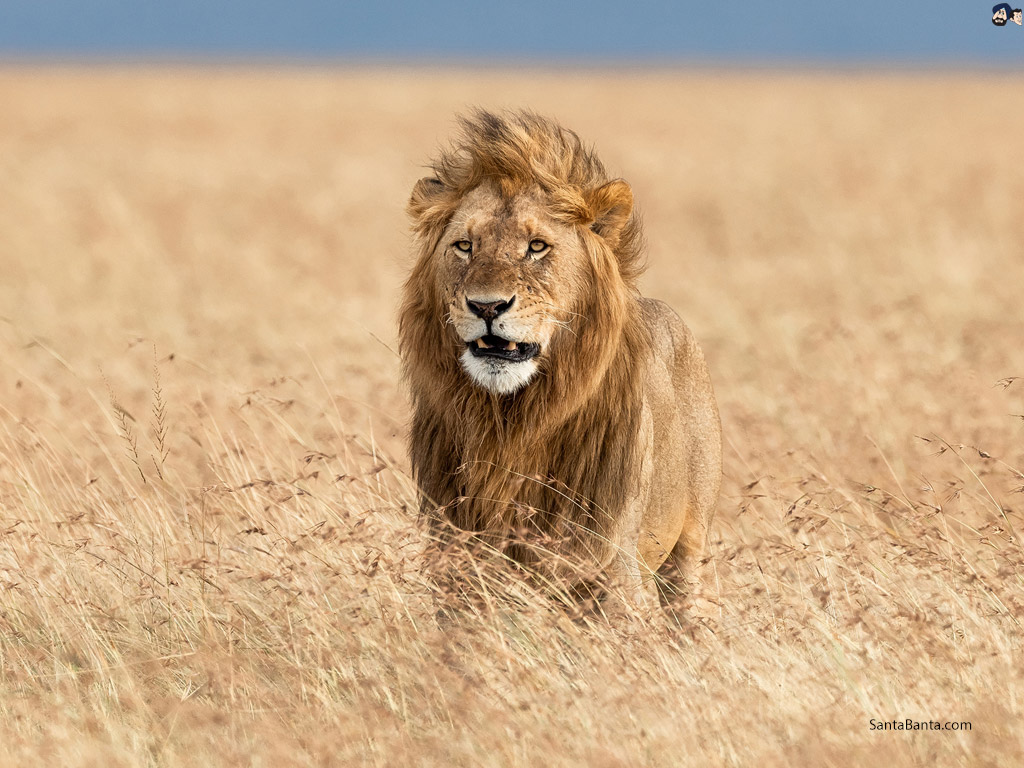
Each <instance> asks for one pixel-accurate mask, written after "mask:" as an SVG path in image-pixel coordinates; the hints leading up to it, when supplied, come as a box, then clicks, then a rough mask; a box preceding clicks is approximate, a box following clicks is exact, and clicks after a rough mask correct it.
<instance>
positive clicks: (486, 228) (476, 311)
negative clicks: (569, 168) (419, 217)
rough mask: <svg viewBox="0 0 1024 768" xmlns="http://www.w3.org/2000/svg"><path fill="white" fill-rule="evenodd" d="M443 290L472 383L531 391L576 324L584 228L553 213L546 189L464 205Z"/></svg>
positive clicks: (478, 195) (445, 249)
mask: <svg viewBox="0 0 1024 768" xmlns="http://www.w3.org/2000/svg"><path fill="white" fill-rule="evenodd" d="M435 256H436V257H437V258H438V260H439V268H438V269H437V272H436V274H437V278H438V283H439V285H438V286H437V287H438V290H439V292H440V295H441V296H442V297H443V302H444V307H445V309H446V310H447V312H448V317H447V321H448V322H449V323H450V325H451V326H452V328H453V329H454V332H455V333H456V334H457V335H458V338H459V339H460V340H461V342H462V343H463V344H464V345H465V346H464V348H463V350H462V352H461V357H460V360H461V363H462V366H463V368H464V369H465V371H466V373H467V375H468V376H469V377H470V379H472V381H473V382H475V383H476V384H478V385H479V386H481V387H484V388H485V389H488V390H490V391H491V392H494V393H495V394H498V395H507V394H511V393H513V392H516V391H517V390H519V389H522V388H523V387H525V386H527V385H528V384H529V382H530V381H531V379H533V377H534V376H535V375H536V374H537V372H538V371H539V370H540V369H541V367H542V366H543V363H544V361H545V359H546V358H547V357H548V356H549V355H551V354H552V352H553V347H554V346H556V342H557V340H558V338H559V335H560V334H570V335H571V334H572V329H571V326H572V325H573V323H572V320H573V318H574V316H575V310H576V308H577V307H578V306H579V304H580V299H581V293H582V291H583V290H584V289H585V286H586V280H587V276H586V275H587V271H586V264H587V261H586V251H585V249H584V245H583V242H582V239H581V233H580V232H579V231H578V229H577V228H575V227H573V226H571V225H567V224H564V223H562V222H559V221H557V220H555V219H554V218H552V217H551V216H550V215H548V214H547V213H546V212H545V200H544V199H543V196H542V193H541V192H540V190H539V189H537V190H534V191H528V192H526V193H523V194H519V195H516V196H515V197H513V198H512V199H507V198H503V197H502V196H501V195H500V194H498V192H497V191H496V190H494V189H492V188H490V187H489V186H486V185H485V186H481V187H478V188H477V189H475V190H473V191H472V192H470V193H469V194H467V195H466V197H465V198H464V200H463V201H462V204H461V205H460V206H459V208H458V209H457V211H456V213H455V215H454V216H453V217H452V219H451V221H450V222H449V224H448V226H447V227H446V229H445V231H444V234H443V236H442V238H441V240H440V242H439V244H438V247H437V252H436V254H435Z"/></svg>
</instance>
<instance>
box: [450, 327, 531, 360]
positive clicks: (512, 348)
mask: <svg viewBox="0 0 1024 768" xmlns="http://www.w3.org/2000/svg"><path fill="white" fill-rule="evenodd" d="M466 346H467V347H469V351H470V352H471V353H472V354H473V357H496V358H498V359H499V360H508V361H509V362H510V363H522V362H525V361H527V360H530V359H532V358H534V357H536V356H537V355H539V354H540V344H536V343H534V342H532V341H518V342H516V341H509V340H508V339H503V338H501V336H493V335H491V334H489V333H488V334H487V335H485V336H481V337H480V338H479V339H477V340H476V341H467V342H466Z"/></svg>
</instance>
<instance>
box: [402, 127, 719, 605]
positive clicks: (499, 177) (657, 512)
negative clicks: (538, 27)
mask: <svg viewBox="0 0 1024 768" xmlns="http://www.w3.org/2000/svg"><path fill="white" fill-rule="evenodd" d="M465 127H466V133H465V136H464V140H463V143H462V144H461V145H460V146H459V147H458V148H457V149H456V150H455V151H453V152H450V153H447V154H445V155H444V156H442V158H441V159H440V160H439V161H438V162H437V163H436V164H435V166H434V168H435V172H436V173H437V176H438V178H437V179H436V180H424V181H421V182H420V183H419V184H418V185H417V188H416V190H415V191H414V193H413V199H412V201H411V202H410V212H411V213H412V215H413V217H414V220H415V225H416V230H417V233H418V235H419V241H420V245H421V253H420V256H419V259H418V261H417V264H416V266H415V267H414V269H413V272H412V275H411V276H410V278H409V280H408V281H407V283H406V286H405V295H404V303H403V307H402V314H401V319H400V338H401V347H402V357H403V363H404V367H405V373H406V377H407V380H408V382H409V385H410V388H411V393H412V398H413V408H414V412H413V424H412V440H411V457H412V463H413V471H414V475H415V478H416V480H417V482H418V484H419V487H420V490H421V494H422V504H421V508H422V511H423V512H424V513H425V514H426V515H427V516H428V518H429V519H431V520H432V521H434V522H435V524H436V525H437V530H438V531H439V532H441V531H443V530H444V529H445V528H446V527H454V528H456V529H461V530H467V531H472V532H474V533H475V534H477V535H479V536H480V537H481V538H483V539H485V540H487V541H489V542H490V543H492V544H494V545H495V546H497V547H501V548H505V549H506V550H507V552H508V554H509V555H510V556H512V557H513V558H515V559H516V560H518V561H520V562H523V563H526V564H529V565H531V566H532V567H534V568H537V569H540V570H545V571H548V572H551V573H554V572H558V571H561V570H564V569H565V568H570V569H580V568H582V569H584V570H586V569H588V568H589V569H591V571H592V572H594V573H596V572H599V571H603V572H604V573H606V574H607V575H608V576H610V577H611V578H612V579H613V580H614V581H616V582H618V583H619V584H620V585H621V586H623V587H625V588H626V589H627V590H628V591H629V592H630V594H631V595H632V596H633V597H634V598H635V599H637V600H643V599H644V596H645V595H650V594H652V588H653V581H652V580H651V579H650V578H649V576H650V574H651V573H653V572H654V571H656V570H657V569H658V568H659V566H661V565H662V563H663V562H664V561H665V560H666V559H667V558H669V557H670V556H671V557H672V560H673V561H674V562H675V563H676V565H678V566H679V567H680V570H681V571H682V572H683V573H684V574H686V573H689V571H690V570H691V568H692V565H693V564H694V562H695V561H696V560H697V559H698V558H699V557H700V555H701V554H702V552H703V547H704V542H705V539H706V535H707V527H708V524H709V522H710V520H711V517H712V515H713V512H714V507H715V504H716V501H717V497H718V487H719V482H720V479H721V435H720V427H719V421H718V412H717V408H716V405H715V398H714V394H713V390H712V387H711V381H710V377H709V375H708V370H707V366H706V364H705V362H704V358H703V355H702V354H701V351H700V349H699V348H698V347H697V345H696V343H695V341H694V340H693V337H692V336H691V334H690V332H689V330H688V329H687V328H686V326H685V325H684V324H683V323H682V321H681V320H679V318H678V317H677V316H676V315H675V313H674V312H672V310H670V309H669V308H668V307H667V306H666V305H664V304H662V303H661V302H658V301H653V300H650V299H645V298H643V297H641V296H640V295H639V293H638V291H637V290H636V287H635V281H636V278H637V276H638V275H639V273H640V271H641V266H640V264H641V254H642V237H641V233H640V224H639V218H638V217H637V216H636V214H635V213H634V212H633V210H632V195H631V192H630V191H629V188H628V186H627V185H626V184H625V183H624V182H621V181H609V180H608V178H607V176H606V174H605V172H604V169H603V167H602V166H601V164H600V162H599V161H598V160H597V159H596V157H594V156H593V154H592V153H591V152H589V151H588V150H586V149H585V148H584V147H583V145H582V143H581V142H580V141H579V139H578V138H577V137H576V135H575V134H573V133H571V132H569V131H565V130H564V129H561V128H559V127H558V126H557V125H555V124H554V123H551V122H549V121H546V120H543V119H541V118H538V117H535V116H533V115H529V114H517V115H512V116H508V117H495V116H493V115H488V114H486V113H481V114H480V115H478V116H477V118H476V120H475V121H467V122H466V123H465ZM524 243H527V244H528V247H526V248H525V249H524V245H523V244H524ZM535 253H538V254H539V255H537V256H534V254H535ZM506 345H507V346H506ZM577 572H578V571H577Z"/></svg>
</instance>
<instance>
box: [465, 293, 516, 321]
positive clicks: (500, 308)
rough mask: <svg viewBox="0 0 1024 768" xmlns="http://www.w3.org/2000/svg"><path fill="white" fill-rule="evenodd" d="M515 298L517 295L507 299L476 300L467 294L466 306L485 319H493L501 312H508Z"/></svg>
mask: <svg viewBox="0 0 1024 768" xmlns="http://www.w3.org/2000/svg"><path fill="white" fill-rule="evenodd" d="M515 300H516V297H515V296H512V297H511V298H509V299H508V300H507V301H476V300H474V299H471V298H469V297H468V296H467V297H466V306H467V307H469V311H470V312H472V313H473V314H474V315H476V316H477V317H479V318H482V319H483V320H493V319H494V318H496V317H497V316H498V315H500V314H501V313H503V312H507V311H508V310H509V308H510V307H511V306H512V304H513V303H514V302H515Z"/></svg>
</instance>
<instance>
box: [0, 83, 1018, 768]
mask: <svg viewBox="0 0 1024 768" xmlns="http://www.w3.org/2000/svg"><path fill="white" fill-rule="evenodd" d="M541 80H542V82H541V85H540V86H538V84H537V81H536V79H535V78H526V79H523V78H519V77H517V76H510V75H503V74H501V73H490V74H483V75H472V76H471V75H468V74H457V73H450V74H445V75H430V76H427V75H417V74H412V73H408V74H392V75H391V76H390V78H389V79H382V77H381V76H380V75H378V74H375V73H372V72H370V73H366V72H364V73H324V72H307V73H303V72H296V73H291V74H287V75H285V74H277V75H270V74H260V73H230V72H227V73H225V72H221V73H216V74H210V75H209V76H206V75H204V77H203V78H202V79H200V78H199V77H198V75H197V74H196V73H174V72H166V71H164V72H161V71H155V72H148V73H127V72H117V71H108V72H94V73H82V72H71V71H32V70H19V71H13V70H11V71H8V72H6V73H3V74H0V96H2V97H3V101H4V103H5V104H7V105H9V108H8V109H6V110H5V117H4V118H3V119H2V121H0V157H2V158H3V161H2V162H3V163H4V166H5V172H6V174H7V177H8V178H10V179H14V180H15V182H14V183H12V184H11V185H10V188H9V192H10V194H9V199H7V200H5V203H4V205H2V206H0V228H2V229H3V231H4V232H5V233H6V237H7V240H8V247H7V249H6V250H4V251H3V252H2V253H0V269H2V271H3V273H4V274H5V275H7V276H8V277H7V278H6V279H5V281H4V282H3V283H2V284H0V315H2V316H3V318H4V319H3V321H2V322H0V357H2V359H3V364H0V394H2V399H0V764H3V765H62V766H65V765H66V766H89V765H104V766H108V765H109V766H118V765H123V766H138V765H154V766H156V765H183V766H188V765H196V766H200V765H201V766H210V765H234V764H241V765H268V766H269V765H292V764H313V765H348V764H368V765H380V766H393V765H399V764H413V765H445V766H447V765H473V766H476V765H494V766H506V765H507V766H512V765H581V764H582V765H597V766H601V765H608V766H612V765H627V766H633V765H636V766H640V765H644V766H647V765H666V766H668V765H673V766H674V765H691V764H692V765H708V764H712V765H717V764H725V765H751V764H761V765H765V766H773V765H784V764H785V765H791V764H813V765H851V764H852V765H856V764H871V763H873V762H877V761H881V760H885V761H886V763H887V764H888V765H892V766H894V767H898V766H916V765H921V764H924V763H929V764H972V765H1009V764H1013V763H1014V762H1015V761H1019V760H1020V759H1021V757H1022V756H1024V754H1022V753H1024V738H1022V735H1021V734H1022V732H1021V729H1020V727H1019V724H1020V720H1021V717H1022V715H1024V672H1022V670H1024V663H1022V662H1024V653H1022V640H1021V638H1022V631H1021V616H1022V615H1024V597H1022V595H1024V590H1022V586H1024V551H1022V542H1021V540H1020V538H1019V534H1020V531H1021V530H1022V528H1024V520H1022V517H1021V509H1022V503H1024V502H1022V499H1024V494H1022V493H1021V489H1022V487H1024V474H1022V472H1024V426H1022V424H1021V420H1020V418H1019V417H1015V416H1014V414H1020V413H1024V379H1019V378H1015V377H1020V376H1024V359H1022V358H1021V355H1020V340H1021V338H1024V315H1022V314H1021V313H1020V311H1019V290H1020V288H1019V287H1020V285H1022V284H1024V264H1022V263H1021V260H1020V259H1019V254H1020V253H1022V252H1024V233H1022V232H1021V230H1020V229H1019V228H1016V227H1014V226H1012V225H1013V223H1014V222H1013V221H1012V217H1011V216H1010V214H1009V213H1008V212H1007V210H1006V208H1005V206H1004V205H1003V203H1005V201H1007V200H1012V199H1024V198H1021V194H1022V193H1024V187H1022V186H1021V177H1020V175H1019V173H1015V172H1012V171H1011V170H1010V168H1009V166H1008V164H1007V161H1006V158H1004V157H994V156H992V155H991V153H990V152H989V151H988V149H986V148H987V147H989V146H991V143H990V142H988V141H987V139H989V138H993V136H992V135H990V129H989V128H988V127H987V126H989V125H994V124H998V125H999V126H1000V128H999V132H1000V135H1002V132H1007V133H1013V132H1014V131H1016V132H1020V129H1022V128H1024V109H1022V108H1021V107H1020V106H1019V105H1016V104H1010V103H1009V101H1008V100H1007V99H1005V98H1003V95H1002V94H999V93H997V92H993V91H992V90H991V89H989V88H988V83H987V80H985V79H980V78H979V79H978V80H973V79H971V78H957V77H946V76H940V75H931V76H905V77H878V78H869V77H857V76H850V75H844V76H840V75H836V76H832V77H829V78H816V77H810V76H798V75H788V76H783V75H777V76H773V77H768V76H765V75H756V76H754V75H750V76H747V75H744V76H740V75H735V76H726V75H716V74H704V75H700V76H697V75H692V76H686V75H680V74H678V73H677V74H670V73H669V74H660V75H659V74H651V75H645V76H644V77H642V78H639V77H637V78H636V79H630V78H629V77H625V76H614V75H610V74H609V75H603V76H601V77H596V76H590V75H588V76H587V77H583V76H579V77H577V76H571V75H570V76H562V77H554V76H551V77H548V78H542V79H541ZM428 93H429V94H430V97H429V98H427V96H426V95H425V94H428ZM495 94H500V100H502V101H508V102H510V103H521V102H522V103H529V104H530V105H531V106H534V107H535V108H537V109H538V110H540V111H544V112H548V113H552V114H556V115H557V116H559V117H560V118H561V119H562V120H563V121H564V122H566V124H569V125H571V126H573V127H575V128H577V129H578V130H579V131H580V132H581V133H583V135H584V136H585V137H587V138H588V139H591V140H594V141H596V142H597V144H598V146H599V148H600V149H601V150H602V153H603V155H604V157H605V159H606V160H608V161H609V163H610V165H612V167H613V168H615V172H619V173H622V174H623V175H624V176H626V177H627V178H629V179H630V180H631V181H632V182H633V185H634V188H635V189H636V192H637V197H638V199H639V201H640V203H641V204H642V205H643V206H644V208H645V211H646V213H647V221H648V225H649V235H650V239H651V243H652V253H651V270H652V271H651V275H650V279H649V280H648V283H647V286H648V293H650V294H652V295H657V296H661V297H663V298H667V299H668V300H669V301H670V302H671V303H672V304H673V305H675V306H676V307H677V308H678V309H679V310H680V312H681V314H683V316H684V317H686V318H687V319H688V320H689V321H690V323H691V325H692V326H693V327H694V329H695V331H696V333H697V335H698V337H699V338H701V339H702V341H703V343H704V346H705V348H706V350H707V352H708V357H709V360H710V362H711V366H712V371H713V374H714V376H715V382H716V387H717V391H718V396H719V401H720V404H721V406H722V413H723V420H724V427H725V434H726V447H727V450H726V478H725V486H724V490H723V497H722V501H721V504H720V506H719V511H718V517H717V519H716V523H715V525H714V527H713V531H712V540H711V549H710V557H709V559H708V562H707V563H706V564H705V565H704V566H703V567H702V569H701V571H700V576H701V584H700V586H699V587H698V588H697V589H696V592H695V594H694V595H693V597H692V600H691V602H690V604H689V606H688V608H687V610H686V612H685V613H683V614H680V615H673V614H664V615H654V616H643V615H638V616H636V617H634V618H633V620H631V621H616V622H609V621H606V620H604V619H603V618H602V617H601V616H600V614H599V613H594V612H589V613H588V612H582V611H573V610H572V609H570V608H567V607H566V606H564V605H562V604H560V603H559V602H558V601H557V600H552V599H551V598H550V597H549V596H548V595H546V594H544V593H540V592H537V591H536V590H534V589H533V588H532V587H531V586H530V584H529V583H528V582H526V581H525V580H524V579H521V578H518V577H517V576H516V574H515V573H514V571H512V570H511V569H509V568H507V567H504V566H502V565H500V564H495V563H492V562H489V561H485V560H480V559H473V558H465V559H462V560H457V561H455V563H454V565H455V566H456V567H457V568H458V569H460V570H461V571H462V572H463V573H464V574H467V575H469V576H472V577H473V578H474V579H475V580H476V581H477V582H478V583H480V584H482V585H483V589H481V590H478V591H475V592H474V593H473V594H472V595H471V596H469V597H467V596H465V595H460V594H457V593H454V594H453V592H452V587H451V585H450V584H446V583H445V582H443V581H438V580H436V579H433V578H431V573H432V569H435V568H436V566H437V563H436V561H434V560H433V559H432V558H433V557H434V555H432V554H431V553H430V552H431V550H430V549H429V547H427V546H426V544H427V542H426V541H425V537H424V534H423V532H422V530H421V529H420V528H419V527H418V526H417V524H416V520H415V515H414V506H415V503H414V497H415V494H414V489H413V486H412V483H411V481H410V479H409V476H408V472H407V462H406V460H405V457H404V427H403V424H404V421H405V418H406V414H407V411H406V405H405V401H404V398H403V395H402V390H401V387H400V384H399V382H398V366H397V360H396V358H395V355H394V353H393V352H392V351H391V349H390V348H389V347H393V344H391V339H392V338H393V328H392V322H393V314H392V313H393V306H394V304H395V296H396V295H397V284H398V281H399V280H400V279H401V277H402V275H403V273H404V269H405V263H404V260H403V257H402V256H401V254H402V253H403V252H404V250H405V247H406V243H405V240H404V237H403V235H402V234H401V233H402V231H403V229H402V228H403V226H404V224H403V220H402V212H401V204H402V202H403V200H404V198H405V195H406V194H407V192H408V189H409V188H411V185H412V182H413V181H414V180H415V178H416V175H417V170H418V169H417V168H416V159H417V158H420V159H422V158H424V157H426V156H427V155H429V154H430V152H431V149H432V146H433V145H432V142H433V141H434V140H435V136H441V135H443V134H444V133H445V132H446V130H447V126H448V125H449V124H450V123H449V116H450V114H451V113H452V111H454V109H455V108H456V107H458V106H461V105H462V104H464V103H468V102H469V103H471V102H479V103H486V104H489V105H490V104H493V103H494V101H495V98H497V97H496V96H495ZM73 97H74V98H73ZM939 97H941V99H940V98H939ZM608 103H614V104H616V105H617V109H616V110H614V115H613V116H612V117H608V115H607V113H605V112H603V111H601V110H600V109H599V108H598V107H599V106H600V105H602V104H608ZM950 103H953V104H957V105H959V107H960V108H959V109H957V110H956V111H955V112H954V113H953V114H952V116H951V114H950V112H949V108H948V105H949V104H950ZM665 104H681V105H685V107H678V108H675V107H673V108H671V109H669V108H667V107H665V106H664V105H665ZM627 115H628V116H631V117H630V119H628V120H627ZM637 116H644V117H643V118H642V119H639V118H637ZM897 116H898V117H899V121H896V119H895V118H896V117H897ZM940 118H941V119H940ZM896 122H899V124H900V125H901V126H902V128H903V130H896ZM681 148H682V149H681ZM683 149H685V150H686V151H685V153H684V152H683ZM954 156H955V158H956V162H953V160H952V158H953V157H954ZM666 157H668V158H676V161H675V162H677V163H678V164H679V166H680V169H682V170H679V171H678V172H672V173H668V172H666V170H665V161H664V158H666ZM855 158H861V159H860V160H857V161H856V162H855V161H854V159H855ZM863 158H868V159H869V160H870V161H869V162H868V161H865V160H863ZM684 170H685V172H684ZM1015 195H1016V196H1017V197H1014V196H1015ZM154 348H155V351H154ZM452 557H458V555H452ZM474 574H475V576H474ZM907 718H910V719H912V720H914V721H937V722H940V723H945V722H947V721H948V722H956V723H961V722H964V723H968V722H969V723H970V728H969V729H960V730H939V731H931V730H916V731H909V732H908V731H893V730H884V731H883V730H872V728H871V721H872V720H875V721H877V722H882V721H893V720H900V721H903V720H906V719H907Z"/></svg>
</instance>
